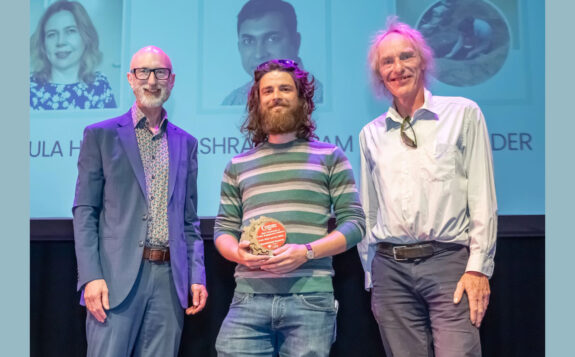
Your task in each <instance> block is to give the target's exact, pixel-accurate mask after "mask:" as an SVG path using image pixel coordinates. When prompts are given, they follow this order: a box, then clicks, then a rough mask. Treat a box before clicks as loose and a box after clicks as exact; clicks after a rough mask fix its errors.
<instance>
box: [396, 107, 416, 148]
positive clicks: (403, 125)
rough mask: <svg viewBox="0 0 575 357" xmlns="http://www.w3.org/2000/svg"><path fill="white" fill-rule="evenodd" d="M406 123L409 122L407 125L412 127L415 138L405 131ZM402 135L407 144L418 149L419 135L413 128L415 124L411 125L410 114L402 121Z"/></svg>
mask: <svg viewBox="0 0 575 357" xmlns="http://www.w3.org/2000/svg"><path fill="white" fill-rule="evenodd" d="M405 123H407V125H408V126H409V128H410V129H411V132H412V133H413V139H412V138H410V137H409V136H407V134H406V133H405ZM400 136H401V141H402V142H403V143H404V144H405V145H407V146H409V147H411V148H414V149H417V136H415V130H413V126H412V125H411V117H410V116H409V115H408V116H406V117H405V118H403V121H402V122H401V127H400Z"/></svg>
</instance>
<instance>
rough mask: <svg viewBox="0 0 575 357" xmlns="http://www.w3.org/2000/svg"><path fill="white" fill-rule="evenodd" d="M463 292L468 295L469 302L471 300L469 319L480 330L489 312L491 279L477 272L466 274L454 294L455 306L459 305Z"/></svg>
mask: <svg viewBox="0 0 575 357" xmlns="http://www.w3.org/2000/svg"><path fill="white" fill-rule="evenodd" d="M463 292H465V293H466V294H467V300H469V318H470V319H471V323H472V324H473V325H475V326H476V327H477V328H479V326H480V325H481V320H483V317H484V316H485V312H486V311H487V305H489V295H490V294H491V290H490V289H489V279H487V277H486V276H485V275H483V274H481V273H479V272H476V271H468V272H465V274H463V276H462V277H461V279H459V282H458V283H457V288H456V289H455V293H454V294H453V303H454V304H459V302H460V301H461V298H462V297H463Z"/></svg>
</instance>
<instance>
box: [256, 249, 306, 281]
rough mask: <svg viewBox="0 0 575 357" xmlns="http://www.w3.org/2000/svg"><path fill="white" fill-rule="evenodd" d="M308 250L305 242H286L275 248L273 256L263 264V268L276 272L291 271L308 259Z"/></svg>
mask: <svg viewBox="0 0 575 357" xmlns="http://www.w3.org/2000/svg"><path fill="white" fill-rule="evenodd" d="M306 252H307V249H306V247H305V246H304V245H303V244H285V245H283V246H281V247H279V248H278V249H276V250H274V252H273V253H274V255H273V257H271V258H269V259H268V261H267V262H266V263H265V264H264V265H262V266H261V270H265V271H269V272H271V273H275V274H285V273H289V272H290V271H293V270H296V269H297V268H299V266H300V265H302V264H303V263H305V262H306V261H307V258H306V256H305V253H306Z"/></svg>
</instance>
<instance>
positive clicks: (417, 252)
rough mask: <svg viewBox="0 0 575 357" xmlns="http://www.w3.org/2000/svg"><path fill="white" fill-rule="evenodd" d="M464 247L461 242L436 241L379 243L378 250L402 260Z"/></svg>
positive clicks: (410, 259) (399, 260)
mask: <svg viewBox="0 0 575 357" xmlns="http://www.w3.org/2000/svg"><path fill="white" fill-rule="evenodd" d="M463 247H464V246H463V245H461V244H456V243H441V242H436V241H431V242H426V243H420V244H409V245H401V244H391V243H378V244H377V251H378V252H380V253H382V254H384V255H387V256H390V257H392V258H393V259H395V260H396V261H398V262H401V261H413V260H420V259H425V258H429V257H431V256H432V255H434V254H436V253H439V252H443V251H446V250H457V249H460V248H463Z"/></svg>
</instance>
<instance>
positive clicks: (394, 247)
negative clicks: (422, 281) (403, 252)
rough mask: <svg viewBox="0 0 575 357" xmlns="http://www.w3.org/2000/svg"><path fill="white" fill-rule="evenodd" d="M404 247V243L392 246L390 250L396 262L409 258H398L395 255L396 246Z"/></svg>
mask: <svg viewBox="0 0 575 357" xmlns="http://www.w3.org/2000/svg"><path fill="white" fill-rule="evenodd" d="M405 247H406V246H405V245H397V246H393V248H392V252H393V259H395V261H397V262H404V261H406V260H409V259H407V258H398V257H397V251H396V249H398V248H405Z"/></svg>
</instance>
